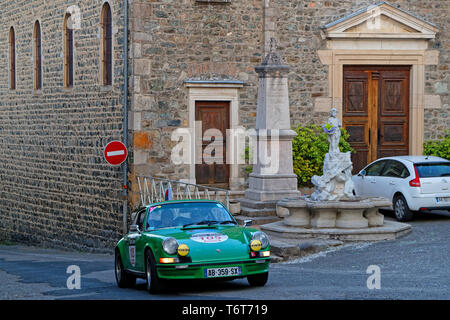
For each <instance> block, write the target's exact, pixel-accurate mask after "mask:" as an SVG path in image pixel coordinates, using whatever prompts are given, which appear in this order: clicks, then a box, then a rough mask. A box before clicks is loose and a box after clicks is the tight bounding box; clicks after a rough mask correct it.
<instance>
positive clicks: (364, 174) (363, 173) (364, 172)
mask: <svg viewBox="0 0 450 320" xmlns="http://www.w3.org/2000/svg"><path fill="white" fill-rule="evenodd" d="M366 174H367V171H366V170H361V171H360V172H359V174H358V176H361V177H363V178H364V177H365V176H366Z"/></svg>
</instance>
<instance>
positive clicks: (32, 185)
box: [0, 0, 450, 249]
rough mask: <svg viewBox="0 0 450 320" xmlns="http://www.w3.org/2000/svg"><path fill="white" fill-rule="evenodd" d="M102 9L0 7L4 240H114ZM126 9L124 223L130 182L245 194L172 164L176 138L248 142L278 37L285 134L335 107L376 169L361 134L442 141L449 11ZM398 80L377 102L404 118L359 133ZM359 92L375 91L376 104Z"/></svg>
mask: <svg viewBox="0 0 450 320" xmlns="http://www.w3.org/2000/svg"><path fill="white" fill-rule="evenodd" d="M104 2H105V1H101V0H99V1H92V0H81V1H61V0H51V1H46V2H42V1H37V0H33V1H1V4H2V8H3V10H2V13H1V15H0V28H1V34H0V64H1V65H2V68H1V69H0V91H1V96H0V114H1V118H0V141H1V150H0V176H1V179H2V182H3V184H2V186H1V192H2V195H1V197H0V201H1V207H0V215H1V219H0V237H3V238H11V239H29V240H30V241H32V242H43V243H49V244H51V245H58V246H63V241H65V242H67V243H69V246H71V247H74V248H83V249H88V248H99V247H110V246H112V244H113V243H114V241H115V240H117V238H118V237H119V236H120V234H121V227H122V226H121V221H122V216H121V214H122V207H121V205H122V200H121V192H122V178H123V177H122V173H121V170H120V168H113V167H110V166H108V165H107V164H106V163H105V162H104V160H103V153H102V150H103V147H104V145H105V144H106V143H107V142H108V141H110V140H122V139H123V127H122V121H123V119H124V115H123V110H124V109H123V108H124V106H123V100H122V99H123V90H122V85H123V80H124V78H123V60H122V59H123V53H124V52H123V50H122V45H123V41H124V32H123V7H122V6H123V1H122V0H110V1H108V2H109V4H110V6H111V8H112V17H113V44H114V49H113V52H114V60H113V70H114V76H113V79H114V80H113V85H112V86H106V87H105V86H102V85H101V84H100V83H101V81H100V75H99V74H100V69H101V67H100V65H101V61H100V60H101V59H100V58H99V56H100V33H101V28H100V27H99V24H100V15H101V8H102V5H103V3H104ZM71 5H77V6H78V7H79V8H80V13H81V29H80V30H75V32H74V43H75V50H74V57H75V58H74V60H75V72H74V86H73V88H72V89H66V88H64V85H63V81H64V71H63V69H64V59H63V55H64V54H63V32H62V26H63V21H64V14H65V12H66V11H67V8H68V7H69V6H71ZM128 6H129V7H128V19H129V20H128V23H129V27H128V44H129V59H128V61H127V63H128V66H129V73H128V80H129V88H128V89H129V90H128V95H129V109H128V114H127V118H128V120H129V121H128V128H129V131H128V137H129V142H130V143H129V146H128V147H129V158H128V165H129V171H128V174H129V176H128V180H129V185H128V187H129V190H130V192H129V197H128V200H129V201H128V207H129V208H130V209H132V208H135V207H136V206H138V202H139V194H138V186H137V183H136V176H137V175H151V176H163V177H168V178H172V179H184V180H189V181H191V182H197V183H201V184H209V183H211V182H212V183H213V184H218V185H220V186H225V187H227V188H230V189H232V190H243V189H244V188H245V182H246V181H245V174H244V171H243V166H240V165H230V166H228V167H223V166H222V167H219V166H214V167H211V168H207V167H205V166H204V167H201V166H200V167H199V166H196V165H195V164H186V165H175V164H173V163H172V162H171V152H172V148H173V147H174V146H175V145H176V144H177V142H176V141H172V139H171V137H172V133H173V131H174V130H175V129H177V128H189V127H191V128H192V127H193V125H194V123H195V121H197V120H200V119H209V120H208V121H210V122H211V123H210V125H214V124H216V125H218V124H223V125H224V128H226V129H229V128H237V127H239V126H242V127H244V128H253V127H254V126H255V120H256V103H257V89H258V76H257V74H256V72H255V67H256V66H257V65H259V64H260V63H261V61H262V59H263V57H264V55H265V53H267V51H268V44H269V40H270V38H272V37H273V38H276V39H277V40H278V47H279V48H278V49H279V52H280V54H281V56H282V57H283V59H284V60H285V62H286V63H287V64H289V65H290V67H291V69H290V73H289V98H290V112H291V125H292V126H297V125H299V124H308V123H322V122H324V121H325V120H326V118H327V117H328V111H329V110H330V109H331V108H332V107H336V108H337V109H338V110H339V111H340V112H339V115H340V117H341V120H344V124H349V123H352V121H353V123H354V124H355V123H356V125H360V126H359V127H357V126H356V127H355V128H354V130H353V132H354V136H355V141H356V140H357V138H356V137H359V138H361V139H362V140H361V141H362V145H363V146H362V147H361V148H360V149H361V150H362V151H361V153H360V154H364V157H366V156H367V154H369V153H370V155H371V157H372V158H373V157H376V156H377V147H376V146H374V145H373V142H372V146H371V144H370V143H368V140H367V139H368V132H369V131H370V130H375V131H374V133H375V132H376V131H377V128H378V129H380V128H381V129H382V130H384V129H385V130H386V133H389V130H388V129H389V128H391V130H392V131H391V133H392V136H393V137H395V139H394V138H393V139H391V140H392V141H391V142H392V143H393V144H392V145H394V146H395V143H396V142H398V141H396V139H400V140H402V139H403V138H402V137H406V138H405V139H406V140H405V141H402V143H403V145H402V147H404V148H406V149H402V150H407V151H408V153H412V154H420V153H421V152H422V143H423V141H424V140H427V139H435V138H438V137H439V136H442V135H443V134H444V133H445V131H446V130H448V129H449V128H450V118H449V103H450V101H449V94H448V88H449V84H450V83H449V82H450V72H449V70H448V69H449V65H450V37H449V33H448V31H447V30H448V29H449V28H450V25H449V20H448V16H449V14H450V3H449V1H441V0H420V1H419V0H417V1H415V0H413V1H411V0H391V1H390V2H389V3H384V2H379V1H375V0H342V1H329V0H295V1H294V0H245V1H244V0H161V1H159V0H129V1H128ZM36 19H39V21H41V28H42V40H43V41H42V53H43V59H42V65H43V67H42V68H43V72H42V74H43V88H42V90H40V91H39V92H36V91H34V90H33V79H32V73H31V70H32V68H33V66H32V62H31V61H32V59H33V46H32V38H33V26H32V23H31V21H34V20H36ZM11 26H14V28H15V31H16V43H17V48H16V56H17V58H16V60H17V77H16V78H17V79H16V82H17V88H16V89H15V90H10V89H9V80H8V79H9V74H8V69H9V68H8V63H9V56H8V54H9V53H8V52H9V50H8V33H9V30H10V27H11ZM357 66H358V67H360V69H358V70H356V69H351V68H355V67H357ZM389 67H396V68H398V69H397V70H393V69H389ZM347 72H348V74H350V75H352V74H357V76H356V79H360V81H359V82H358V81H356V80H355V78H348V77H347V76H346V74H347ZM399 74H404V75H405V76H404V78H402V79H403V80H401V79H400V80H401V81H403V82H401V83H402V87H398V86H396V85H395V84H392V85H391V84H388V85H386V88H391V89H392V90H393V91H392V92H394V93H393V94H391V95H388V94H386V92H385V91H383V92H382V93H381V94H380V97H384V96H392V97H396V96H399V97H400V96H401V97H403V98H402V99H403V100H402V101H403V102H402V103H403V104H404V106H407V107H405V108H406V111H405V112H406V113H405V114H404V115H402V117H403V118H401V117H400V116H399V115H398V114H397V115H395V114H396V113H395V110H391V111H390V112H391V113H390V115H391V116H394V117H395V116H397V117H399V118H401V119H402V120H401V121H403V122H402V123H401V124H400V125H399V124H398V123H399V121H397V122H395V121H394V122H392V121H391V122H390V123H389V121H388V120H389V119H388V120H386V121H387V122H386V121H385V120H383V121H385V122H382V121H381V120H380V121H379V123H378V127H376V126H375V127H373V123H376V121H375V118H374V116H373V112H365V113H364V112H360V113H358V112H357V111H358V110H356V111H355V110H354V111H355V112H354V114H359V115H363V116H364V117H365V118H364V119H362V120H361V119H358V121H360V122H354V119H352V118H351V117H350V116H348V119H345V117H346V115H345V114H346V111H345V110H347V109H348V108H347V107H348V106H349V101H350V102H351V101H353V100H352V99H357V98H359V99H363V98H364V97H365V98H364V99H366V100H364V101H366V102H361V106H365V104H364V103H366V104H368V105H371V106H372V107H373V108H376V104H377V102H376V101H377V100H376V99H375V96H376V94H374V93H373V92H375V91H376V90H378V91H379V90H382V88H384V87H383V86H384V85H385V84H386V83H388V82H389V83H390V82H395V81H397V80H398V81H397V83H400V82H399V81H400V80H399V78H398V77H399ZM368 75H370V76H368ZM385 75H386V77H388V76H391V78H392V77H393V78H392V79H388V78H386V77H385ZM358 77H359V78H358ZM346 79H347V80H348V81H347V80H346ZM361 79H362V80H361ZM394 80H395V81H394ZM346 81H347V82H346ZM383 81H385V82H383ZM405 83H407V86H405V85H404V84H405ZM353 84H355V85H354V86H353ZM346 86H348V88H349V89H348V90H347V91H345V88H346ZM359 86H360V87H359ZM366 87H370V88H372V89H371V90H375V91H370V92H372V93H371V97H372V98H371V99H368V98H367V92H369V91H368V90H369V89H367V88H366ZM401 88H403V89H401ZM360 89H361V90H363V91H362V92H359V91H358V90H360ZM364 90H365V91H364ZM396 90H400V91H401V90H403V91H401V94H400V93H399V92H400V91H396ZM405 90H406V91H405ZM369 100H370V101H369ZM391 100H392V99H391ZM391 100H387V102H386V103H388V102H389V101H391ZM394 100H395V99H394ZM394 100H392V101H394ZM361 101H362V100H361ZM346 108H347V109H346ZM367 108H369V106H366V109H367ZM350 109H351V108H350ZM370 110H372V109H370ZM373 110H375V109H373ZM347 111H348V110H347ZM350 111H351V110H350ZM365 111H368V110H365ZM388 111H389V110H388ZM374 112H375V111H374ZM379 112H381V111H379ZM375 113H376V112H375ZM349 114H350V115H351V114H352V113H351V112H350V113H349ZM399 118H398V119H399ZM218 119H219V120H218ZM377 119H378V118H377ZM396 119H397V118H396ZM398 119H397V120H398ZM346 120H348V121H347V122H346ZM361 121H362V122H361ZM401 121H400V122H401ZM219 122H220V123H219ZM369 123H372V124H371V125H372V127H370V126H371V125H369ZM390 124H391V125H390ZM349 126H351V125H349ZM374 133H373V134H374ZM373 134H372V136H373ZM382 135H383V134H382ZM399 137H400V138H399ZM378 139H381V138H378ZM385 140H389V139H385ZM357 142H358V141H356V142H355V143H357ZM388 142H389V141H388ZM364 148H366V149H368V150H371V151H364V150H363V149H364ZM364 152H366V153H367V154H366V153H364ZM368 152H369V153H368ZM366 160H367V157H366ZM361 161H362V160H361ZM208 170H209V171H208ZM30 219H32V220H33V221H34V222H33V225H35V227H30V224H29V223H28V222H29V220H30ZM100 225H101V226H100Z"/></svg>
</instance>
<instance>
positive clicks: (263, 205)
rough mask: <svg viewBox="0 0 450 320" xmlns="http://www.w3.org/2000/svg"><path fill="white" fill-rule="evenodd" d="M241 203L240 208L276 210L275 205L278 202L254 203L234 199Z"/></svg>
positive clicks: (243, 199) (247, 200)
mask: <svg viewBox="0 0 450 320" xmlns="http://www.w3.org/2000/svg"><path fill="white" fill-rule="evenodd" d="M236 200H238V201H239V202H240V203H241V207H246V208H252V209H267V208H272V209H275V208H276V204H277V202H278V200H274V201H264V202H262V201H255V200H249V199H245V198H240V199H236Z"/></svg>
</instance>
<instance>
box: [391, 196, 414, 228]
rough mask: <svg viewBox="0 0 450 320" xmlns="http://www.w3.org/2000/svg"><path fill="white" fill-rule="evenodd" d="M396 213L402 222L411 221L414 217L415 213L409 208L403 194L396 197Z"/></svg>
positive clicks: (396, 216)
mask: <svg viewBox="0 0 450 320" xmlns="http://www.w3.org/2000/svg"><path fill="white" fill-rule="evenodd" d="M394 215H395V218H396V219H397V220H398V221H401V222H406V221H411V220H412V219H413V217H414V213H413V212H412V211H411V210H409V207H408V203H407V202H406V199H405V197H404V196H402V195H398V196H396V197H395V198H394Z"/></svg>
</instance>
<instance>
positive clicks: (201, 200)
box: [146, 199, 223, 208]
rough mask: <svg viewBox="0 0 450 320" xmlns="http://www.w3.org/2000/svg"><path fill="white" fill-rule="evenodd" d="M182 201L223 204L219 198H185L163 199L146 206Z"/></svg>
mask: <svg viewBox="0 0 450 320" xmlns="http://www.w3.org/2000/svg"><path fill="white" fill-rule="evenodd" d="M182 202H189V203H204V202H211V203H220V204H222V205H223V203H222V202H220V201H217V200H208V199H194V200H192V199H183V200H167V201H161V202H154V203H151V204H148V205H147V206H146V207H147V208H148V207H153V206H159V205H164V204H169V203H182Z"/></svg>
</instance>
